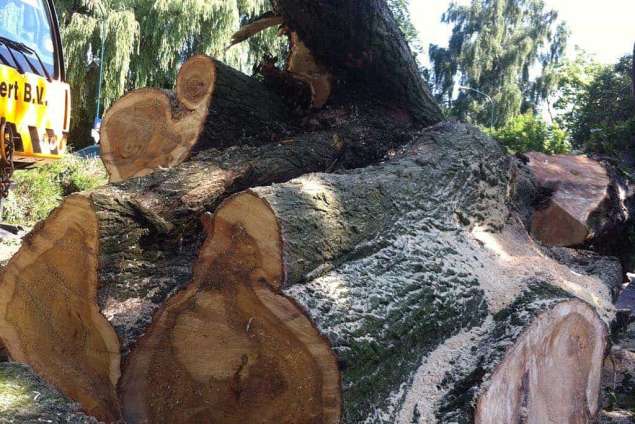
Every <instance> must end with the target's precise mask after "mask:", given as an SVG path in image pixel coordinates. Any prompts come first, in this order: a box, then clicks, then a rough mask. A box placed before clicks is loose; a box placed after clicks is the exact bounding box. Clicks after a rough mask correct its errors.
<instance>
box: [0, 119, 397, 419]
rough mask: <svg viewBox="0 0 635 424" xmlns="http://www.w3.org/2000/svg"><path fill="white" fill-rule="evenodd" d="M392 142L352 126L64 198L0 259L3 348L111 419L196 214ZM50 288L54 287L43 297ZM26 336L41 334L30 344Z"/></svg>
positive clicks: (192, 236) (185, 272)
mask: <svg viewBox="0 0 635 424" xmlns="http://www.w3.org/2000/svg"><path fill="white" fill-rule="evenodd" d="M340 134H341V135H340ZM367 135H372V136H373V137H372V138H371V140H370V141H369V142H368V143H364V140H365V136H367ZM382 135H383V136H382ZM373 140H378V141H381V143H378V142H375V141H373ZM390 140H393V141H392V142H391V141H390ZM398 142H402V136H401V135H399V133H398V132H393V131H392V130H391V127H390V126H389V127H387V128H386V129H383V130H382V129H380V128H374V129H373V128H372V127H370V126H367V125H361V126H360V127H359V128H356V127H354V126H347V127H346V128H343V129H341V130H339V129H332V130H330V131H323V132H315V133H310V134H306V135H302V136H298V137H296V138H294V139H290V140H288V142H287V143H285V144H279V145H273V146H260V147H258V146H238V147H233V148H230V149H227V150H225V151H218V150H215V149H211V150H208V151H206V152H204V153H201V154H199V155H197V156H196V158H195V160H192V161H189V162H187V163H185V164H183V165H181V166H180V167H177V168H174V169H171V170H164V171H161V172H156V173H154V174H153V175H150V176H147V177H145V178H141V179H133V180H130V181H129V182H127V183H125V184H121V185H111V186H107V187H105V188H103V189H100V190H97V191H96V192H93V193H90V194H83V195H75V196H72V197H70V198H68V199H67V200H66V201H65V202H64V204H63V205H62V206H61V207H60V208H58V209H57V210H56V211H55V212H54V213H53V214H52V215H51V217H50V218H49V219H48V220H47V221H45V222H44V223H43V224H41V225H40V226H38V227H37V228H35V229H34V231H33V233H32V234H31V235H30V236H29V237H27V239H26V241H25V243H24V245H23V247H22V249H21V250H20V252H19V253H18V254H17V255H16V256H15V257H14V258H13V259H12V261H11V262H10V263H9V265H8V266H7V269H6V271H5V274H4V278H3V284H2V285H1V286H0V304H2V305H3V307H4V314H3V315H2V314H0V315H2V317H0V334H2V338H3V340H4V343H5V346H6V347H7V349H8V351H9V353H10V355H11V356H12V358H13V359H15V360H17V361H20V362H24V363H28V364H30V365H31V366H32V367H33V368H34V369H35V370H36V371H37V372H38V373H39V374H40V375H41V376H42V377H44V378H45V379H47V381H50V382H52V383H53V384H54V385H55V386H57V387H59V388H60V390H62V391H63V392H64V393H66V394H67V395H68V396H70V397H71V398H73V399H76V400H78V401H80V402H81V403H82V405H83V406H84V408H85V409H86V410H87V412H89V413H90V414H92V415H95V416H97V417H99V418H100V419H103V420H105V421H110V420H115V419H117V418H118V417H119V416H120V410H119V406H118V403H119V402H118V400H117V394H116V387H117V381H118V379H119V376H120V363H121V360H122V358H123V359H125V357H126V356H127V354H128V353H129V351H130V349H132V347H133V346H134V345H135V343H136V342H137V340H138V338H139V336H140V335H142V334H143V333H144V332H145V330H146V328H147V326H148V325H149V324H150V323H151V322H152V316H153V314H154V313H155V311H156V310H157V309H158V308H159V307H160V306H161V305H162V304H163V302H164V301H165V299H167V298H168V297H170V296H171V295H173V294H174V293H175V292H177V291H178V290H179V289H181V288H183V287H184V286H185V285H186V284H187V283H188V282H189V281H190V280H191V276H192V263H193V262H194V261H195V258H196V255H197V253H198V248H199V246H200V243H201V241H202V238H203V237H204V235H203V231H202V228H203V226H204V225H203V224H204V223H205V216H204V213H205V212H207V211H213V210H214V209H215V207H216V206H217V205H218V204H219V203H220V202H221V201H222V200H223V199H224V198H226V197H227V196H228V195H230V194H232V193H236V192H238V191H240V190H244V189H246V188H248V187H251V186H258V185H263V184H270V183H274V182H282V181H287V180H289V179H292V178H294V177H298V176H300V175H302V174H304V173H307V172H312V171H324V170H328V169H329V168H332V167H334V166H336V165H337V166H344V167H346V166H350V167H355V166H359V165H363V163H364V161H365V160H372V158H375V159H376V157H375V155H377V154H378V152H383V153H379V154H380V155H383V154H385V153H386V149H388V148H390V147H391V146H395V145H397V143H398ZM384 143H385V144H384ZM201 219H202V220H203V221H204V222H203V223H201ZM71 258H72V260H71ZM40 274H42V275H43V277H42V278H40V277H38V275H40ZM51 286H54V287H58V288H59V289H58V290H55V291H54V292H53V293H50V294H49V291H50V287H51ZM69 293H70V294H72V296H70V297H69ZM43 298H46V301H41V300H38V299H43ZM29 334H31V335H38V334H50V335H51V337H52V338H51V339H47V340H42V341H41V342H34V341H32V340H30V339H29V337H28V335H29ZM25 338H26V339H25ZM60 338H61V339H63V340H66V342H65V343H63V344H60V343H59V342H58V341H59V339H60ZM86 344H88V347H86ZM69 359H72V362H73V363H74V364H75V365H73V367H72V369H70V370H69V368H68V367H69V365H68V364H67V362H66V361H67V360H69ZM52 364H55V366H52Z"/></svg>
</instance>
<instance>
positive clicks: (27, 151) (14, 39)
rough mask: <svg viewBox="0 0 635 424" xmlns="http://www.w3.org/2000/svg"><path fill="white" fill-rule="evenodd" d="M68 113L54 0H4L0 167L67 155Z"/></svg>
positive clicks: (0, 15)
mask: <svg viewBox="0 0 635 424" xmlns="http://www.w3.org/2000/svg"><path fill="white" fill-rule="evenodd" d="M70 112H71V97H70V88H69V85H68V84H67V83H66V82H65V77H64V60H63V55H62V44H61V38H60V32H59V25H58V21H57V16H56V13H55V8H54V5H53V0H0V162H2V163H0V167H6V166H8V164H9V162H10V163H11V166H13V165H15V166H16V167H25V166H32V165H34V164H37V163H42V162H47V161H50V160H55V159H59V158H60V157H61V156H63V155H64V153H65V151H66V140H67V136H68V131H69V127H70ZM4 171H7V170H0V174H4V173H5V172H4ZM4 179H6V175H0V180H4ZM1 183H2V181H0V184H1ZM0 194H2V193H0Z"/></svg>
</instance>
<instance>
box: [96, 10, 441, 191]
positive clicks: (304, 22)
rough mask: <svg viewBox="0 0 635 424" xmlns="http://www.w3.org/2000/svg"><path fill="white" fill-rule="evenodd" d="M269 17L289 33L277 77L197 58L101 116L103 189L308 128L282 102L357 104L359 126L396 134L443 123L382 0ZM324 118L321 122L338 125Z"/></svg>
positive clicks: (269, 69) (314, 105) (267, 68)
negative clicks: (166, 82)
mask: <svg viewBox="0 0 635 424" xmlns="http://www.w3.org/2000/svg"><path fill="white" fill-rule="evenodd" d="M274 3H275V2H274ZM276 11H277V12H278V13H280V14H281V15H282V18H283V19H282V21H280V19H279V18H271V19H272V21H273V22H274V23H276V24H277V23H279V22H282V23H284V25H285V27H287V28H289V29H290V30H289V39H290V44H291V47H290V54H289V58H288V61H287V68H286V69H285V70H284V71H280V70H276V69H274V68H273V65H270V66H269V65H266V66H264V68H263V70H262V73H263V74H264V77H265V80H266V81H267V84H265V83H261V82H259V81H257V80H256V79H254V78H250V77H248V76H246V75H244V74H242V73H240V72H238V71H236V70H233V69H231V68H229V67H227V66H225V65H223V64H221V63H220V62H218V61H216V60H214V59H211V58H209V57H205V56H196V57H194V58H192V59H190V60H189V61H187V62H186V63H185V64H184V65H183V67H182V68H181V70H180V71H179V75H178V77H177V82H176V90H175V93H171V92H165V91H162V90H156V89H141V90H137V91H134V92H132V93H130V94H128V95H127V96H125V97H123V98H122V99H120V100H119V101H117V102H116V103H115V104H114V105H113V106H112V107H111V108H110V109H109V110H108V111H107V113H106V114H105V116H104V121H103V123H102V129H101V137H102V142H101V144H102V159H103V161H104V164H105V165H106V168H107V170H108V172H109V174H110V179H111V181H112V182H119V181H124V180H126V179H128V178H131V177H139V176H144V175H148V174H150V173H152V172H153V171H154V170H157V169H160V168H169V167H173V166H176V165H178V164H180V163H182V162H184V161H185V160H187V159H188V158H189V157H190V155H191V154H192V152H197V151H202V150H206V149H209V148H225V147H229V146H239V145H245V144H252V145H262V144H267V143H272V142H278V141H283V140H285V139H286V138H288V137H289V136H295V135H298V134H302V133H306V132H310V131H312V129H311V128H310V127H311V125H312V123H314V122H316V117H313V119H309V118H311V116H310V115H309V116H307V119H304V120H303V122H304V124H302V123H301V122H297V119H294V118H293V117H292V115H293V114H291V113H290V111H289V110H288V109H289V107H288V104H289V103H291V104H293V105H296V104H303V103H307V104H308V105H309V106H310V107H307V108H305V109H307V110H306V111H305V112H307V113H308V111H309V110H310V109H311V108H313V109H316V108H317V109H320V108H322V107H324V106H325V105H326V104H327V103H328V102H329V100H331V97H333V98H334V99H333V100H332V101H331V103H333V106H335V107H337V108H341V107H342V106H344V107H348V106H350V105H351V104H357V105H358V106H360V108H359V109H357V110H356V111H355V113H356V114H357V115H358V116H359V117H361V119H362V120H367V121H368V119H369V118H371V119H372V118H376V117H378V116H381V119H383V120H391V121H394V122H395V126H401V127H402V128H403V127H407V126H412V125H415V126H418V127H423V126H429V125H432V124H435V123H438V122H440V121H441V120H442V118H443V116H442V113H441V110H440V109H439V107H438V105H437V104H436V102H435V101H434V99H433V97H432V96H431V95H430V92H429V90H428V88H427V86H426V83H425V82H424V81H423V80H422V79H421V77H420V72H419V68H418V66H417V64H416V61H415V59H414V56H413V55H412V53H411V52H410V50H409V47H408V44H407V43H406V41H405V40H404V38H403V36H402V34H401V32H400V30H399V28H398V26H397V24H396V21H395V19H394V17H393V15H392V13H391V12H390V10H389V8H388V6H386V5H385V3H384V2H383V0H382V1H378V0H374V1H372V2H364V3H359V2H339V3H337V4H336V3H335V2H329V1H321V2H314V3H311V4H310V5H305V4H304V2H280V4H276ZM269 20H270V18H267V19H264V21H266V22H269ZM318 26H322V27H323V28H322V30H318V29H317V27H318ZM314 31H317V33H315V32H314ZM248 32H249V31H248ZM239 38H240V37H239ZM335 45H337V46H338V48H337V49H333V48H332V46H335ZM329 46H331V47H329ZM289 81H291V83H290V82H289ZM335 85H338V86H339V87H334V86H335ZM268 86H270V87H272V89H268V88H267V87H268ZM298 97H306V101H304V100H298V99H297V98H298ZM294 112H296V111H294ZM294 114H295V113H294ZM326 115H328V113H327V114H326ZM332 115H333V116H331V117H328V118H326V119H330V120H333V119H338V118H337V117H336V115H337V114H336V113H335V114H332ZM296 118H297V117H296ZM320 119H321V118H319V117H317V121H319V120H320ZM307 123H308V125H307Z"/></svg>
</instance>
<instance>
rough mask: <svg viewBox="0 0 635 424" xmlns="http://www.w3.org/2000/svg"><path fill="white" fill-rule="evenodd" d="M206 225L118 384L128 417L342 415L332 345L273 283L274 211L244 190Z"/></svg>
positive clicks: (283, 419) (313, 419) (310, 419)
mask: <svg viewBox="0 0 635 424" xmlns="http://www.w3.org/2000/svg"><path fill="white" fill-rule="evenodd" d="M208 231H209V233H208V236H209V237H208V239H207V241H206V242H205V244H204V246H203V248H202V250H201V254H200V257H199V260H198V262H197V264H196V266H195V271H194V278H193V282H192V284H191V285H190V286H189V287H188V288H187V289H186V290H185V291H183V292H181V293H180V294H178V295H177V296H175V297H173V298H172V299H170V301H168V303H167V304H166V306H165V307H164V308H163V309H162V310H161V311H159V313H158V314H157V316H155V319H154V321H153V324H152V326H151V328H150V329H149V331H148V332H147V333H146V335H145V336H144V337H143V339H142V340H141V341H140V343H139V344H138V346H137V348H136V349H135V351H134V352H133V353H132V354H131V356H130V358H129V360H128V363H127V365H126V368H125V370H124V375H123V378H122V383H121V385H120V393H121V398H122V400H123V409H124V416H125V418H126V419H127V420H128V421H129V422H157V421H161V420H164V421H169V422H174V423H198V422H203V421H205V422H210V421H211V422H223V423H226V424H233V423H235V424H239V423H246V422H261V423H298V424H302V423H306V424H317V423H323V424H330V423H332V424H336V423H339V420H340V414H341V413H340V411H341V399H340V377H339V370H338V367H337V362H336V359H335V356H334V354H333V352H332V351H331V349H330V345H329V343H328V341H327V340H326V339H325V338H323V337H322V336H321V335H320V334H319V332H318V330H317V329H316V328H315V327H314V325H313V323H312V322H311V321H310V320H309V319H308V318H307V317H306V316H305V314H304V313H303V311H302V310H301V309H300V308H299V307H298V306H297V305H296V304H295V303H294V302H293V301H291V300H290V299H288V298H287V297H285V296H283V295H281V294H279V293H277V292H276V291H275V290H273V289H272V286H273V287H276V286H277V284H278V282H279V281H281V278H282V277H281V274H280V272H281V271H280V270H281V269H282V264H281V255H280V251H281V246H280V243H281V241H280V234H279V228H278V224H277V222H276V221H275V218H274V214H273V212H272V211H271V210H269V209H268V206H267V205H266V204H265V202H264V201H262V200H260V199H259V198H258V197H256V196H254V195H253V194H250V193H247V194H241V195H238V196H235V197H233V198H231V199H229V200H228V201H227V202H225V203H224V204H223V205H222V206H221V207H220V208H219V210H218V211H217V213H216V215H215V217H214V221H213V223H212V225H211V226H208ZM272 283H273V284H272Z"/></svg>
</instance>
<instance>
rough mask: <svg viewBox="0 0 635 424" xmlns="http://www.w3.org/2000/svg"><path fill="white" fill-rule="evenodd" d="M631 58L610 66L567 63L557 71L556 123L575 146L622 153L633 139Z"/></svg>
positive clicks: (634, 115) (634, 111)
mask: <svg viewBox="0 0 635 424" xmlns="http://www.w3.org/2000/svg"><path fill="white" fill-rule="evenodd" d="M632 67H633V57H632V56H630V55H629V56H624V57H623V58H621V59H620V60H619V61H618V62H617V63H616V64H614V65H599V64H597V63H595V62H593V61H588V60H587V61H586V62H585V61H584V59H582V60H581V61H577V62H570V63H568V64H567V65H566V66H564V67H563V68H562V69H561V71H560V76H559V78H560V82H559V85H560V92H561V93H562V94H561V95H560V97H559V98H558V100H557V102H556V103H555V106H556V109H557V110H558V111H559V112H560V116H559V117H558V118H557V120H558V121H559V122H561V123H562V125H563V126H564V127H565V128H566V129H567V130H568V131H569V132H570V133H571V136H572V139H573V143H574V145H575V146H576V147H579V148H584V149H586V150H588V151H592V152H597V153H602V154H617V153H619V152H623V151H625V150H626V149H628V148H629V147H632V143H633V141H634V140H635V99H634V98H633V95H632V86H633V75H632Z"/></svg>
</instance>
